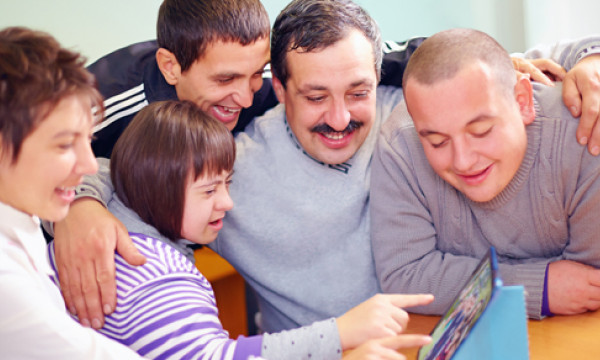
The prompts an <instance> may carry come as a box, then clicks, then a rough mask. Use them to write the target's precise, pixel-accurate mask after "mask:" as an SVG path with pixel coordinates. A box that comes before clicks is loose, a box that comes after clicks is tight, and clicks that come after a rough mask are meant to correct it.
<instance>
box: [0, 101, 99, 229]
mask: <svg viewBox="0 0 600 360" xmlns="http://www.w3.org/2000/svg"><path fill="white" fill-rule="evenodd" d="M91 134H92V116H91V108H90V105H89V102H86V101H84V100H83V99H82V98H80V97H78V96H75V95H72V96H69V97H66V98H64V99H62V100H61V101H60V102H59V103H58V104H57V106H56V107H55V108H54V109H53V110H52V112H50V113H49V114H48V116H47V117H46V118H45V119H43V120H42V121H41V122H40V124H39V125H38V127H37V128H36V129H35V130H34V131H33V132H32V133H31V134H29V135H28V136H27V137H26V138H25V140H24V141H23V144H22V146H21V152H20V154H19V157H18V158H17V161H16V163H14V164H11V160H12V157H11V156H10V155H6V154H0V155H2V156H0V200H1V201H3V202H4V203H6V204H8V205H10V206H12V207H14V208H16V209H18V210H21V211H23V212H25V213H27V214H30V215H37V216H39V217H40V218H42V219H47V220H51V221H59V220H61V219H62V218H64V217H65V216H66V215H67V211H68V210H69V205H70V204H71V202H72V201H73V199H74V196H75V194H74V187H75V186H76V185H78V184H79V183H80V182H81V180H82V176H83V175H86V174H93V173H95V172H96V170H97V169H98V166H97V163H96V159H95V158H94V155H93V153H92V150H91V147H90V139H91Z"/></svg>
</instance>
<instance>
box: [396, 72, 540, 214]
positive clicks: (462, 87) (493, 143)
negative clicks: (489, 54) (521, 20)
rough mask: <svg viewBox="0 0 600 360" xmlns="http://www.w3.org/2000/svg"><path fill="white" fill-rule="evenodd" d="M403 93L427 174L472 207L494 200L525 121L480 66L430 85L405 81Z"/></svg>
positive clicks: (520, 143) (519, 155) (523, 141)
mask: <svg viewBox="0 0 600 360" xmlns="http://www.w3.org/2000/svg"><path fill="white" fill-rule="evenodd" d="M411 80H412V79H411ZM515 89H517V88H515ZM529 89H530V87H529ZM405 90H406V102H407V104H408V108H409V110H410V112H411V116H412V118H413V121H414V124H415V128H416V130H417V132H418V133H419V137H420V139H421V143H422V144H423V148H424V151H425V155H426V156H427V159H428V160H429V163H430V164H431V167H432V168H433V170H434V171H435V172H436V173H437V174H438V175H439V176H440V177H441V178H443V179H444V180H445V181H446V182H448V183H449V184H450V185H452V186H454V187H455V188H456V189H457V190H459V191H461V192H462V193H464V194H465V195H466V196H467V197H468V198H469V199H471V200H473V201H478V202H481V201H489V200H491V199H493V198H494V197H495V196H496V195H498V194H499V193H500V192H501V191H502V190H503V189H504V188H505V187H506V186H507V185H508V184H509V183H510V181H511V180H512V178H513V177H514V175H515V174H516V172H517V170H518V169H519V166H520V165H521V162H522V160H523V157H524V155H525V151H526V148H527V135H526V133H525V124H527V123H528V120H527V119H525V117H524V116H522V115H521V108H520V106H519V103H518V102H517V100H516V97H511V96H510V95H507V94H505V93H504V92H502V91H501V90H500V88H499V86H497V85H496V84H495V81H494V79H493V77H492V74H491V72H490V70H489V68H488V67H487V65H484V64H481V63H474V64H471V66H468V67H466V68H464V69H463V70H461V71H459V72H458V73H457V74H456V75H455V76H454V77H453V78H451V79H448V80H442V81H438V82H437V83H434V84H432V85H424V84H420V83H417V82H416V81H414V80H412V81H409V82H408V84H407V86H406V89H405ZM515 94H516V93H515Z"/></svg>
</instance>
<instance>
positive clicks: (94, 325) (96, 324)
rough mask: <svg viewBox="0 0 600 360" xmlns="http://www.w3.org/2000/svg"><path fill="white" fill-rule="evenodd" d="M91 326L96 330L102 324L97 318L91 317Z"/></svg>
mask: <svg viewBox="0 0 600 360" xmlns="http://www.w3.org/2000/svg"><path fill="white" fill-rule="evenodd" d="M92 327H93V328H94V329H96V330H98V329H100V328H101V327H102V324H101V323H100V320H98V319H92Z"/></svg>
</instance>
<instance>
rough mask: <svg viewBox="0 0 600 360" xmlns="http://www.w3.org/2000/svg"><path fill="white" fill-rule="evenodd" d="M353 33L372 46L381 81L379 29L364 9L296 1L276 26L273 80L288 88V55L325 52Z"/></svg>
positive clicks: (339, 1)
mask: <svg viewBox="0 0 600 360" xmlns="http://www.w3.org/2000/svg"><path fill="white" fill-rule="evenodd" d="M354 29H356V30H359V31H360V32H361V33H362V34H363V35H364V36H365V37H366V38H367V39H368V40H369V41H370V43H371V45H372V46H373V57H374V59H375V63H374V64H373V67H374V68H375V72H376V73H377V79H378V80H379V78H380V76H381V61H382V57H383V53H382V46H383V45H382V42H381V33H380V32H379V27H378V26H377V23H376V22H375V20H373V18H371V16H370V15H369V14H368V13H367V12H366V11H365V10H364V9H363V8H361V7H360V6H358V5H357V4H355V3H353V2H352V1H350V0H294V1H292V2H291V3H290V4H288V6H286V7H285V9H283V10H282V11H281V13H279V16H277V19H276V20H275V23H274V24H273V31H272V34H271V71H272V72H273V76H274V77H276V78H277V79H279V81H280V82H281V84H282V85H283V86H284V87H285V86H286V82H287V80H288V78H289V76H290V74H289V69H288V68H287V61H286V58H287V53H288V52H290V51H293V50H302V51H305V52H310V51H313V50H319V49H324V48H326V47H328V46H331V45H333V44H335V43H337V42H338V41H340V40H342V39H343V38H344V37H345V36H346V35H348V32H349V31H350V30H354ZM331 61H335V59H332V60H331Z"/></svg>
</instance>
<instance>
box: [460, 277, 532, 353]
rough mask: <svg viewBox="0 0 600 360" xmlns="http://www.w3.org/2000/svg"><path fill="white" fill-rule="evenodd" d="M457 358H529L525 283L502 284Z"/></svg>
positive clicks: (464, 342)
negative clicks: (515, 284)
mask: <svg viewBox="0 0 600 360" xmlns="http://www.w3.org/2000/svg"><path fill="white" fill-rule="evenodd" d="M496 291H497V292H496V294H495V295H494V296H493V297H492V299H491V300H490V303H489V304H488V306H487V307H486V308H485V310H484V311H483V313H482V314H481V317H480V318H479V320H477V323H475V325H474V326H473V328H472V329H471V332H470V333H469V335H468V336H467V338H466V339H464V341H463V343H462V344H461V345H460V347H459V348H458V349H457V351H456V353H454V356H452V359H453V360H472V359H490V360H500V359H502V360H505V359H511V360H524V359H529V341H528V336H527V314H526V313H525V292H524V289H523V286H500V287H498V288H497V289H496Z"/></svg>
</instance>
